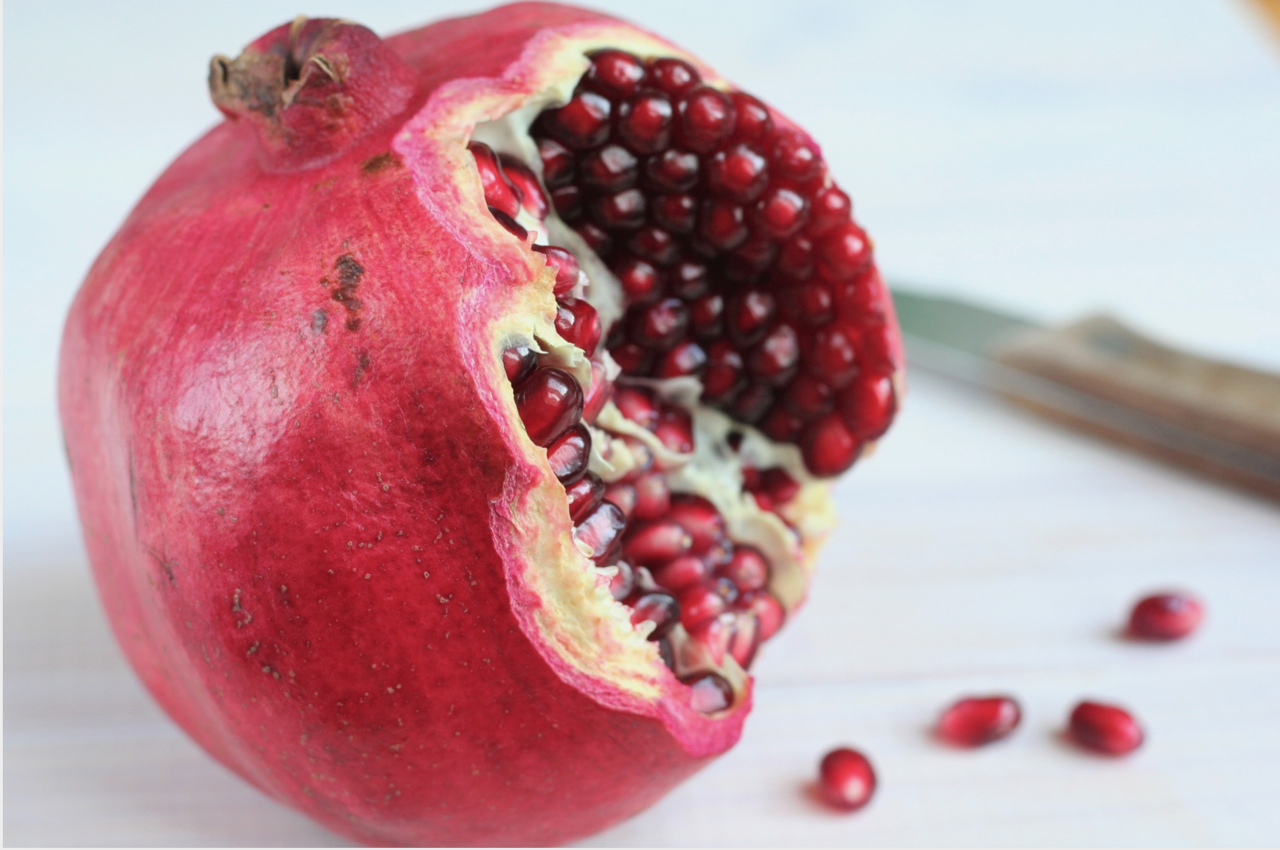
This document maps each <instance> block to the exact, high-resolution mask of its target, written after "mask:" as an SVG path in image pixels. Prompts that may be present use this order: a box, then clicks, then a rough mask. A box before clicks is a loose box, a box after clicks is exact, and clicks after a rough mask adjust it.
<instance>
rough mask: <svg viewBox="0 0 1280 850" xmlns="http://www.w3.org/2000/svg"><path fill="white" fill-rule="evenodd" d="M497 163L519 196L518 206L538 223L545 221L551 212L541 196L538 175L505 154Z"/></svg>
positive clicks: (545, 197) (547, 203)
mask: <svg viewBox="0 0 1280 850" xmlns="http://www.w3.org/2000/svg"><path fill="white" fill-rule="evenodd" d="M498 162H499V163H501V164H502V173H503V174H505V175H506V176H507V180H508V181H509V182H510V183H511V185H512V186H513V187H515V190H516V193H517V194H518V195H519V196H520V205H521V206H522V207H524V208H525V209H526V210H528V211H529V214H530V215H532V216H533V217H534V218H536V219H538V220H539V221H542V220H543V219H545V218H546V217H547V214H548V213H549V212H551V204H550V202H548V201H547V196H546V195H545V194H543V191H542V186H541V185H539V184H538V175H536V174H534V173H533V171H532V170H530V168H529V166H527V165H525V164H524V163H523V162H521V161H520V160H518V159H516V158H515V157H513V156H508V155H507V154H501V155H500V156H499V157H498Z"/></svg>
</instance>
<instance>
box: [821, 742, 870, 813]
mask: <svg viewBox="0 0 1280 850" xmlns="http://www.w3.org/2000/svg"><path fill="white" fill-rule="evenodd" d="M818 790H819V792H820V793H821V795H822V798H823V799H824V800H826V802H827V803H828V804H829V805H831V806H834V807H835V808H837V809H843V810H844V811H849V812H851V811H855V810H856V809H860V808H862V807H863V806H865V805H866V804H867V803H869V802H871V796H872V795H873V794H875V792H876V772H875V769H874V768H872V767H871V762H870V761H869V760H868V759H867V757H866V756H864V755H863V754H862V753H860V752H858V751H857V750H852V749H849V748H848V747H839V748H837V749H834V750H832V751H831V752H829V753H827V754H826V755H825V756H823V757H822V763H821V764H820V765H819V766H818Z"/></svg>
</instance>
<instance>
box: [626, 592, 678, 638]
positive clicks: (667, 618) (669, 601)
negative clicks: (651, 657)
mask: <svg viewBox="0 0 1280 850" xmlns="http://www.w3.org/2000/svg"><path fill="white" fill-rule="evenodd" d="M631 610H632V614H631V622H633V623H635V624H637V625H639V624H640V623H643V622H646V621H647V622H650V623H653V631H651V632H650V633H649V640H657V639H658V638H660V637H663V636H664V635H666V634H667V632H669V631H671V629H672V628H674V627H675V624H676V623H678V622H680V603H678V602H676V600H675V597H674V596H672V595H671V594H669V593H646V594H644V595H643V596H641V597H639V598H638V599H636V600H635V601H634V602H633V603H632V604H631Z"/></svg>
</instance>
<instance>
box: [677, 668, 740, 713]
mask: <svg viewBox="0 0 1280 850" xmlns="http://www.w3.org/2000/svg"><path fill="white" fill-rule="evenodd" d="M680 681H681V683H683V684H685V685H688V686H689V691H690V696H689V705H690V707H691V708H693V710H694V711H697V712H699V713H700V714H715V713H716V712H717V711H724V710H725V709H726V708H728V707H729V706H731V705H733V686H732V685H730V684H729V682H728V681H727V680H726V679H725V678H724V677H723V676H721V675H719V674H718V673H699V674H698V675H696V676H689V677H685V678H683V679H681V680H680Z"/></svg>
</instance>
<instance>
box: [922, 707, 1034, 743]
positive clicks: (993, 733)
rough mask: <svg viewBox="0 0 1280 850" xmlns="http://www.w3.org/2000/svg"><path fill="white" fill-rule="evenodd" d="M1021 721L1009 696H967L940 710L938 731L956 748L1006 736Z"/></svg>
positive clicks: (1019, 714) (1020, 712) (1019, 713)
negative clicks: (942, 710) (941, 711)
mask: <svg viewBox="0 0 1280 850" xmlns="http://www.w3.org/2000/svg"><path fill="white" fill-rule="evenodd" d="M1021 720H1022V710H1021V709H1020V708H1019V707H1018V703H1017V701H1016V700H1014V699H1013V697H1005V696H996V697H967V698H965V699H962V700H959V701H958V702H955V703H953V704H952V705H951V706H950V707H949V708H947V710H946V711H944V712H943V713H942V717H941V718H940V719H939V721H938V734H939V735H940V736H941V737H942V738H943V740H945V741H947V742H948V743H950V744H954V745H955V746H957V747H978V746H981V745H983V744H989V743H991V742H992V741H998V740H1000V739H1001V738H1004V737H1007V736H1008V735H1009V734H1011V733H1012V732H1013V730H1014V729H1016V728H1018V723H1019V722H1021Z"/></svg>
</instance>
